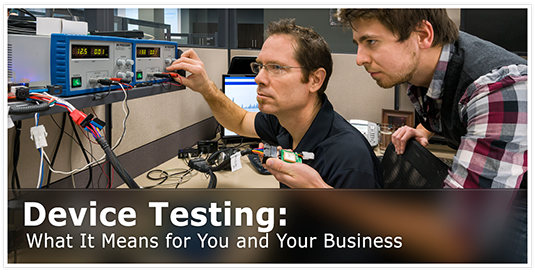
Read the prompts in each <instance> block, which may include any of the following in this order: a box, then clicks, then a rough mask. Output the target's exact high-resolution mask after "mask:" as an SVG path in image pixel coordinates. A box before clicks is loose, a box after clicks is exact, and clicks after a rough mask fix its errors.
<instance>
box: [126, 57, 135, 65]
mask: <svg viewBox="0 0 535 272" xmlns="http://www.w3.org/2000/svg"><path fill="white" fill-rule="evenodd" d="M126 65H128V66H132V65H134V60H131V59H126Z"/></svg>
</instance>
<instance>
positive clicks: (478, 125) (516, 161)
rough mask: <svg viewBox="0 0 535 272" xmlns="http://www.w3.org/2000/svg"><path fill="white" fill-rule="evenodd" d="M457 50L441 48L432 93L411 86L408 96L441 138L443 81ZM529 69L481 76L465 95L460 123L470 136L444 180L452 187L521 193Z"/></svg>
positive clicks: (518, 67)
mask: <svg viewBox="0 0 535 272" xmlns="http://www.w3.org/2000/svg"><path fill="white" fill-rule="evenodd" d="M454 50H455V48H454V45H453V44H447V45H445V46H444V47H443V48H442V53H441V55H440V59H439V62H438V64H437V68H436V69H435V73H434V75H433V79H432V81H431V84H430V86H429V88H427V89H426V88H422V87H417V86H413V85H410V84H409V88H408V90H407V95H408V96H409V98H410V100H411V102H412V103H413V105H414V107H415V110H416V112H417V113H418V114H419V115H420V116H422V117H424V119H425V120H428V121H429V124H430V126H431V129H432V130H433V132H435V133H438V134H440V133H441V132H442V127H441V123H440V107H441V102H442V101H441V97H442V93H443V91H444V89H443V82H444V77H445V73H446V68H447V66H448V61H449V60H450V58H451V55H452V52H454ZM527 79H528V76H527V66H526V65H509V66H504V67H501V68H499V69H495V70H493V71H491V72H490V73H488V74H486V75H483V76H481V77H479V78H478V79H477V80H476V81H474V82H473V83H472V84H470V86H468V88H467V91H466V93H465V94H464V95H463V97H462V98H461V100H460V101H459V104H458V105H457V106H458V107H459V109H460V111H459V112H460V115H461V116H459V118H461V120H462V119H463V117H464V116H466V120H467V123H466V126H467V134H466V135H464V136H463V137H462V138H461V144H460V146H459V149H458V150H457V153H456V155H455V156H454V158H453V164H452V166H451V168H450V169H449V175H448V176H447V177H446V180H445V181H444V183H445V187H451V188H518V187H519V186H520V183H521V181H522V177H523V173H525V172H526V171H527V153H528V151H527V147H528V140H527V132H528V122H527V118H528V115H527V108H528V103H527V100H528V95H527V88H528V85H527Z"/></svg>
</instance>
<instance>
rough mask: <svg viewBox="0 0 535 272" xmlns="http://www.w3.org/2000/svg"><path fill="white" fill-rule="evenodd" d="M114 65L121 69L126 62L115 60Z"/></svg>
mask: <svg viewBox="0 0 535 272" xmlns="http://www.w3.org/2000/svg"><path fill="white" fill-rule="evenodd" d="M115 63H116V64H117V66H119V67H121V66H123V65H125V64H126V61H125V60H124V59H117V61H116V62H115Z"/></svg>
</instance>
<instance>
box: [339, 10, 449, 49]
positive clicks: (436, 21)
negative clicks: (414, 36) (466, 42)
mask: <svg viewBox="0 0 535 272" xmlns="http://www.w3.org/2000/svg"><path fill="white" fill-rule="evenodd" d="M337 16H338V19H339V20H340V22H342V23H343V24H345V25H347V26H349V27H352V25H351V23H353V22H355V21H358V20H370V19H376V20H378V21H379V22H380V23H381V24H383V25H384V26H385V27H386V28H387V29H388V30H390V31H391V32H392V33H393V34H394V35H395V36H397V37H398V41H399V42H403V41H405V40H407V39H408V38H409V37H410V35H411V33H412V32H413V31H414V30H415V29H416V27H418V26H419V25H420V24H421V23H422V22H423V21H428V22H429V23H431V25H432V26H433V32H434V38H433V43H432V46H442V45H445V44H448V43H453V42H454V41H456V40H457V38H458V37H459V29H458V28H457V26H456V25H455V23H454V22H453V21H452V20H451V19H450V17H449V16H448V13H447V12H446V10H445V9H341V10H340V12H339V13H338V14H337Z"/></svg>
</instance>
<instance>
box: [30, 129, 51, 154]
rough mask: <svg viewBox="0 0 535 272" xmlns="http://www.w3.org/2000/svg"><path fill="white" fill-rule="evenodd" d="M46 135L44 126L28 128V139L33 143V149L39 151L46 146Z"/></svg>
mask: <svg viewBox="0 0 535 272" xmlns="http://www.w3.org/2000/svg"><path fill="white" fill-rule="evenodd" d="M47 135H48V134H47V133H46V130H45V126H43V125H38V126H35V127H32V128H30V139H32V140H33V141H34V142H35V148H36V149H39V148H42V147H45V146H48V144H47V142H46V136H47Z"/></svg>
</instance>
